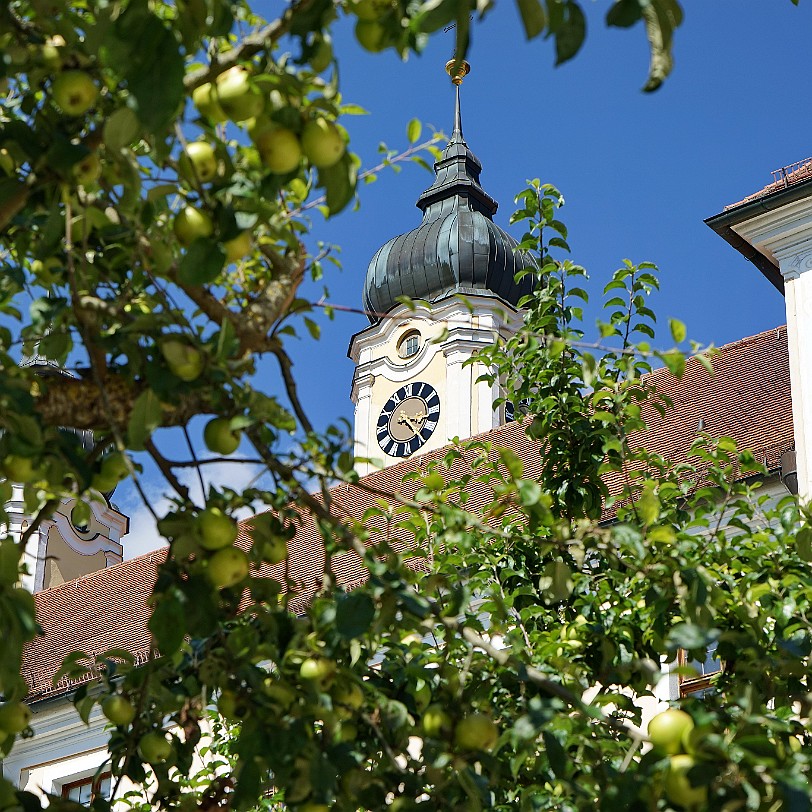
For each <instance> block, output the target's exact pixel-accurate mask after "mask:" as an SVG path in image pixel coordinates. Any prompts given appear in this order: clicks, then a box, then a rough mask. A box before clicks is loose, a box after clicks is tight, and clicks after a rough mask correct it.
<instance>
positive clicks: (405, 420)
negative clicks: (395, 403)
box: [398, 409, 418, 434]
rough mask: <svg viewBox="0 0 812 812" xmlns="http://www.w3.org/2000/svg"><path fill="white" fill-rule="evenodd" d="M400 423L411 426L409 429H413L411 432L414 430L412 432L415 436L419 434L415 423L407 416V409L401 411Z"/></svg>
mask: <svg viewBox="0 0 812 812" xmlns="http://www.w3.org/2000/svg"><path fill="white" fill-rule="evenodd" d="M398 423H406V424H407V425H408V426H409V428H410V429H411V430H412V431H413V432H414V433H415V434H417V431H418V430H417V429H416V428H415V426H414V423H412V419H411V417H409V415H407V414H406V410H405V409H401V410H400V414H399V415H398Z"/></svg>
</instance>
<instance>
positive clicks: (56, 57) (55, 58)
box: [40, 34, 67, 71]
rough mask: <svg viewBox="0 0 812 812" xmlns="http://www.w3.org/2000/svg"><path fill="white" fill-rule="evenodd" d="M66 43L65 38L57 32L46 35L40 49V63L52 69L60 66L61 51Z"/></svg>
mask: <svg viewBox="0 0 812 812" xmlns="http://www.w3.org/2000/svg"><path fill="white" fill-rule="evenodd" d="M66 44H67V43H66V42H65V38H64V37H62V36H60V35H59V34H57V35H56V36H54V37H48V39H46V40H45V43H44V44H43V46H42V48H41V49H40V59H41V60H42V64H43V65H45V67H46V68H49V69H50V70H52V71H56V70H59V69H60V68H61V67H62V53H63V49H64V47H65V45H66Z"/></svg>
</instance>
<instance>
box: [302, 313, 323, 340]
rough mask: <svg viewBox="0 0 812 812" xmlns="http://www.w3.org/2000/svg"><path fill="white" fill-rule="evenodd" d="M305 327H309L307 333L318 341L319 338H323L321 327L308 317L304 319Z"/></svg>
mask: <svg viewBox="0 0 812 812" xmlns="http://www.w3.org/2000/svg"><path fill="white" fill-rule="evenodd" d="M304 323H305V327H307V332H308V333H310V335H311V336H312V337H313V338H315V339H316V341H318V340H319V336H321V327H319V325H318V324H317V323H316V322H315V321H313V319H310V318H308V317H307V316H305V317H304Z"/></svg>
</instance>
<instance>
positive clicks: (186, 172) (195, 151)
mask: <svg viewBox="0 0 812 812" xmlns="http://www.w3.org/2000/svg"><path fill="white" fill-rule="evenodd" d="M178 169H179V170H180V173H181V175H182V176H183V177H184V178H185V179H186V180H187V181H189V183H208V182H209V181H210V180H213V179H214V178H215V177H216V175H217V156H216V155H215V154H214V147H213V146H212V145H211V144H210V143H209V142H208V141H192V143H191V144H187V145H186V149H185V150H184V152H183V154H182V155H181V156H180V160H179V161H178Z"/></svg>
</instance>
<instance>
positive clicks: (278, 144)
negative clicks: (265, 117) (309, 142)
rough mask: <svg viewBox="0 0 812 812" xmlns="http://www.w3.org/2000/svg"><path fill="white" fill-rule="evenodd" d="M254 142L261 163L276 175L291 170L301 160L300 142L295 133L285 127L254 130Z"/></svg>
mask: <svg viewBox="0 0 812 812" xmlns="http://www.w3.org/2000/svg"><path fill="white" fill-rule="evenodd" d="M254 143H255V144H256V145H257V150H258V152H259V157H260V158H261V159H262V163H263V164H264V165H265V166H267V167H268V169H270V170H271V172H274V173H275V174H277V175H286V174H287V173H288V172H293V170H294V169H296V168H297V167H298V166H299V162H300V161H301V160H302V144H300V143H299V139H298V138H297V137H296V133H294V132H293V130H289V129H288V128H287V127H271V128H267V129H264V130H262V131H259V132H256V134H255V136H254Z"/></svg>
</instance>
